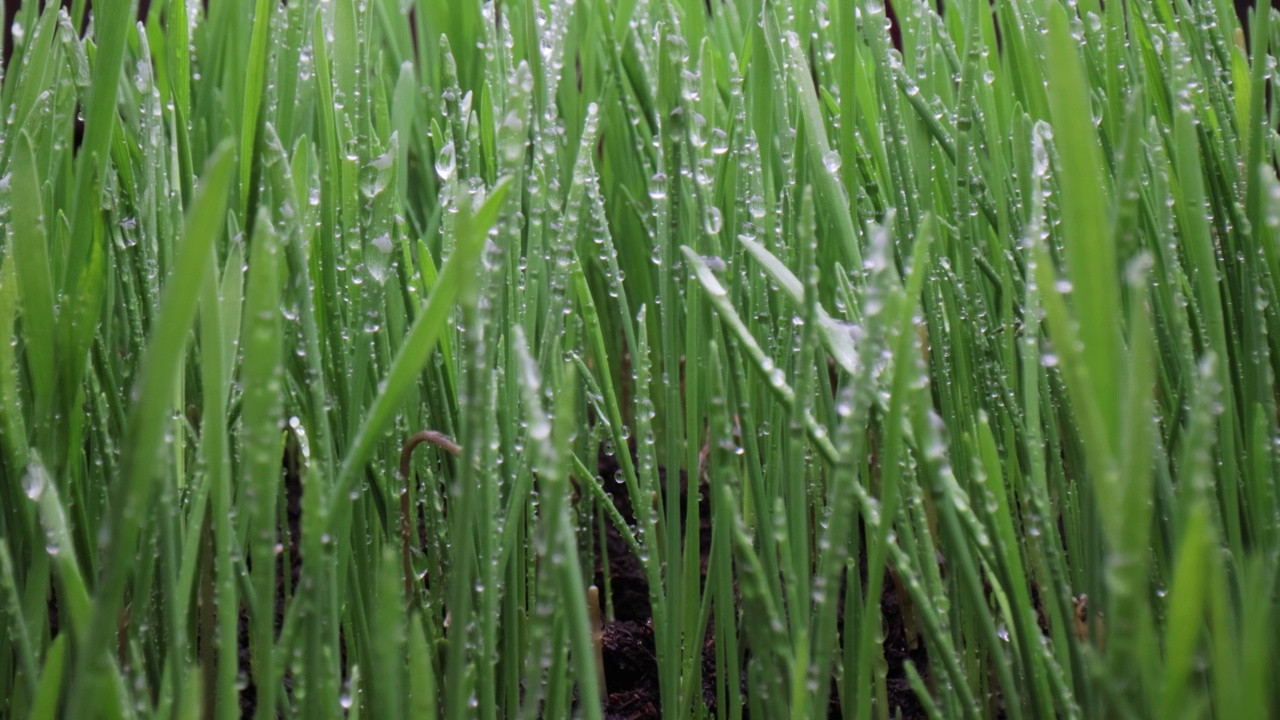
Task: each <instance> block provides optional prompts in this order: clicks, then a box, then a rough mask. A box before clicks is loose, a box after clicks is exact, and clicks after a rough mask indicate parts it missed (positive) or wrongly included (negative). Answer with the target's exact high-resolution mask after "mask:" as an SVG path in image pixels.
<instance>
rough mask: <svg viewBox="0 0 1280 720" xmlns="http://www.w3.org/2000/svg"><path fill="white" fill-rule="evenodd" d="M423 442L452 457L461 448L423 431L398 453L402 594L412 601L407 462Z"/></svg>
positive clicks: (451, 439) (439, 436)
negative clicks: (402, 571)
mask: <svg viewBox="0 0 1280 720" xmlns="http://www.w3.org/2000/svg"><path fill="white" fill-rule="evenodd" d="M424 442H429V443H431V444H433V445H435V446H436V447H438V448H440V449H441V450H444V451H445V452H447V453H449V454H450V455H452V456H454V457H459V456H461V455H462V448H461V447H460V446H459V445H458V444H457V443H455V442H454V441H453V438H450V437H449V436H448V435H445V434H444V433H442V432H438V431H436V430H423V431H422V432H420V433H416V434H415V435H413V436H412V437H410V438H409V439H408V441H406V442H405V444H404V449H403V450H401V451H400V480H401V481H402V482H403V483H404V487H402V488H401V489H400V542H401V544H402V546H403V547H402V551H403V553H404V592H405V599H407V600H412V599H413V582H414V575H413V562H412V559H411V555H410V549H411V548H412V535H413V534H412V531H411V529H410V527H409V472H410V470H409V462H410V461H411V460H412V459H413V450H414V448H416V447H418V446H419V445H421V444H422V443H424Z"/></svg>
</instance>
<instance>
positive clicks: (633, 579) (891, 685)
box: [595, 453, 929, 720]
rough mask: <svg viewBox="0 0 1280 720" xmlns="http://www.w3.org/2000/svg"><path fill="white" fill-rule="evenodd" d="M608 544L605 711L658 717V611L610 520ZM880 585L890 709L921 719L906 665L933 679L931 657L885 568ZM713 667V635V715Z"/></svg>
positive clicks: (629, 718) (606, 470)
mask: <svg viewBox="0 0 1280 720" xmlns="http://www.w3.org/2000/svg"><path fill="white" fill-rule="evenodd" d="M618 469H619V466H618V462H617V458H616V457H614V456H611V455H606V454H604V453H601V454H600V457H599V468H598V471H599V474H600V476H601V477H606V478H608V477H613V476H614V473H615V472H617V471H618ZM659 481H660V483H661V484H662V485H663V486H664V487H665V485H666V481H667V475H666V473H665V472H664V471H662V470H660V471H659ZM698 490H699V493H700V502H699V506H698V507H699V525H700V526H701V528H700V530H701V532H700V536H699V540H700V543H699V544H700V549H701V555H702V577H703V580H704V581H705V579H706V570H707V559H708V555H709V552H710V542H711V515H710V510H711V507H710V502H709V501H708V500H707V497H708V495H709V494H708V493H706V492H704V490H705V487H699V488H698ZM605 491H606V492H607V493H608V494H609V496H610V497H611V498H612V499H613V502H614V505H615V506H617V508H618V510H619V512H621V513H622V516H623V517H624V518H626V519H627V520H628V521H629V522H633V521H634V519H635V518H634V515H633V512H632V507H631V499H630V497H629V496H628V494H627V492H626V489H625V487H624V486H622V485H620V484H617V483H605ZM687 494H688V481H687V478H686V476H685V474H684V473H681V475H680V502H681V506H682V507H684V506H685V503H686V501H687ZM606 549H607V551H608V553H607V554H608V562H609V583H610V586H609V587H610V592H611V594H612V600H613V612H614V618H613V619H612V620H609V621H606V622H605V626H604V648H603V650H604V653H603V654H604V671H605V685H606V688H607V692H608V696H607V705H606V708H605V717H606V718H607V719H608V720H643V719H644V718H659V717H661V713H660V710H659V709H660V708H661V706H662V703H661V699H660V695H659V691H658V661H657V654H656V651H655V645H654V635H653V614H652V611H651V609H650V606H649V594H648V593H649V586H648V582H647V581H646V579H645V576H644V571H643V570H642V569H641V567H640V561H639V559H638V558H636V557H635V556H634V555H633V554H632V553H631V552H630V550H629V549H628V548H627V544H626V542H625V541H624V540H623V539H622V536H621V535H620V534H619V533H618V531H617V529H616V528H614V527H613V526H612V525H609V526H608V528H607V533H606ZM602 560H603V558H602V556H601V553H600V552H599V547H598V543H597V552H596V569H595V584H596V586H597V587H600V588H603V587H605V585H604V568H603V567H602ZM865 562H866V558H865V557H864V558H862V562H861V564H862V565H863V568H862V573H863V575H864V577H863V584H864V586H865V581H866V578H865V574H866V568H865ZM882 587H883V588H884V591H883V593H882V594H881V597H880V611H881V617H882V622H883V632H884V655H885V661H886V663H887V664H888V671H889V672H888V677H887V679H886V685H887V690H888V698H889V714H890V716H891V717H901V718H904V720H914V719H916V718H924V717H925V713H924V708H923V707H922V706H921V704H920V700H919V698H917V697H916V694H915V692H914V691H913V690H912V689H911V687H910V685H909V684H908V682H907V678H906V673H905V670H904V665H905V663H906V661H907V660H910V661H911V662H912V663H914V664H915V666H916V669H917V670H918V671H919V672H920V674H921V675H922V676H923V677H924V678H925V680H926V682H928V667H929V663H928V657H927V655H926V653H925V650H924V647H923V644H921V643H919V642H914V643H913V641H912V639H911V638H909V636H908V632H907V625H908V619H907V617H905V616H906V615H909V612H910V611H909V610H907V611H906V612H904V608H903V607H902V605H901V604H900V600H899V595H898V593H897V591H896V589H895V584H894V581H893V578H892V577H891V576H890V575H889V574H888V572H886V575H885V578H884V583H883V585H882ZM842 606H843V603H842ZM841 615H843V613H841ZM843 624H844V622H843V617H841V618H840V623H839V625H840V631H841V633H842V634H843ZM744 666H745V663H744ZM715 668H716V663H715V644H714V639H713V638H712V637H711V636H710V635H708V638H707V641H706V643H705V644H704V646H703V653H702V698H703V702H704V703H706V705H707V708H708V709H709V710H710V711H712V713H714V712H715V704H716V678H715ZM742 677H743V679H744V687H743V688H741V690H742V693H743V697H744V700H745V697H746V696H747V693H748V689H747V688H746V687H745V678H746V672H745V667H744V668H743V672H742ZM744 705H745V702H744ZM899 713H900V715H899ZM745 715H746V712H745V708H744V716H745ZM828 715H829V717H831V718H840V717H843V715H842V710H841V707H840V703H839V699H838V697H837V695H836V693H835V690H834V687H833V690H832V693H831V703H830V707H829V708H828Z"/></svg>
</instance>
